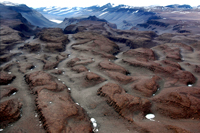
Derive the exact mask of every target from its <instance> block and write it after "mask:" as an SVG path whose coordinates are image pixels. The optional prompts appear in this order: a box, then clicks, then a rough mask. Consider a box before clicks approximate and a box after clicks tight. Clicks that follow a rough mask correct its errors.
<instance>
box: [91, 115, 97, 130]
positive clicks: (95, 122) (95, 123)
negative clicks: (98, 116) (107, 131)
mask: <svg viewBox="0 0 200 133" xmlns="http://www.w3.org/2000/svg"><path fill="white" fill-rule="evenodd" d="M90 121H91V122H92V125H93V131H94V132H98V131H99V130H98V128H97V121H96V120H95V119H94V118H91V119H90Z"/></svg>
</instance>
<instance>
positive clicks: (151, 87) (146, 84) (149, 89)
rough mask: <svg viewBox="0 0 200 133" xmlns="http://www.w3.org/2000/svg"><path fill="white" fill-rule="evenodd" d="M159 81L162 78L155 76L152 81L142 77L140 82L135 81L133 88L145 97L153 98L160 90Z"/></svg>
mask: <svg viewBox="0 0 200 133" xmlns="http://www.w3.org/2000/svg"><path fill="white" fill-rule="evenodd" d="M158 80H160V77H158V76H153V77H152V78H150V79H147V78H145V77H143V78H142V77H141V78H140V79H138V81H135V82H134V83H133V84H132V85H131V86H132V88H133V89H135V90H138V91H140V92H142V93H143V94H144V95H145V96H147V97H151V96H152V95H153V94H154V93H156V91H157V90H158V88H159V84H158Z"/></svg>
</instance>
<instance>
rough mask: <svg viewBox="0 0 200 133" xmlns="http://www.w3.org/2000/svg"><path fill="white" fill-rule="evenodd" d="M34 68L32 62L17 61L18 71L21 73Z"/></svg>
mask: <svg viewBox="0 0 200 133" xmlns="http://www.w3.org/2000/svg"><path fill="white" fill-rule="evenodd" d="M33 68H35V66H34V65H33V63H29V62H25V63H19V71H20V72H22V73H26V72H27V71H28V70H31V69H33Z"/></svg>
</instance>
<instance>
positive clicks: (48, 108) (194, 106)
mask: <svg viewBox="0 0 200 133" xmlns="http://www.w3.org/2000/svg"><path fill="white" fill-rule="evenodd" d="M0 30H1V55H0V60H1V61H0V65H1V66H0V70H1V71H0V91H1V95H0V100H1V103H0V131H1V132H7V133H29V132H31V133H44V132H49V133H59V132H60V133H63V132H67V133H68V132H69V133H89V132H99V133H128V132H133V133H146V132H151V133H161V132H162V133H199V132H200V120H199V119H200V40H199V39H200V35H199V34H192V33H174V34H170V33H166V34H162V35H157V34H155V33H154V32H152V31H144V32H141V31H122V30H117V29H112V28H111V27H109V24H108V23H105V22H95V23H94V22H90V21H89V22H81V23H79V24H77V25H74V26H71V27H70V26H69V27H67V28H66V29H65V30H64V31H63V30H62V29H59V28H49V29H48V28H47V29H43V30H41V31H40V32H38V33H37V34H35V35H33V36H30V37H25V36H23V34H22V33H21V32H19V31H16V30H13V29H11V28H9V27H7V26H1V29H0Z"/></svg>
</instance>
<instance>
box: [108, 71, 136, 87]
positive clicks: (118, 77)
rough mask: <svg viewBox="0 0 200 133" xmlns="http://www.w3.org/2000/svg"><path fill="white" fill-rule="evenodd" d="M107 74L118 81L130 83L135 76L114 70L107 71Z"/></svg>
mask: <svg viewBox="0 0 200 133" xmlns="http://www.w3.org/2000/svg"><path fill="white" fill-rule="evenodd" d="M105 73H106V75H108V76H109V77H110V78H112V79H113V80H115V81H117V82H118V83H120V84H128V83H131V82H132V81H133V78H132V77H130V76H127V75H124V74H122V73H120V72H113V71H107V70H106V71H105Z"/></svg>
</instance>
